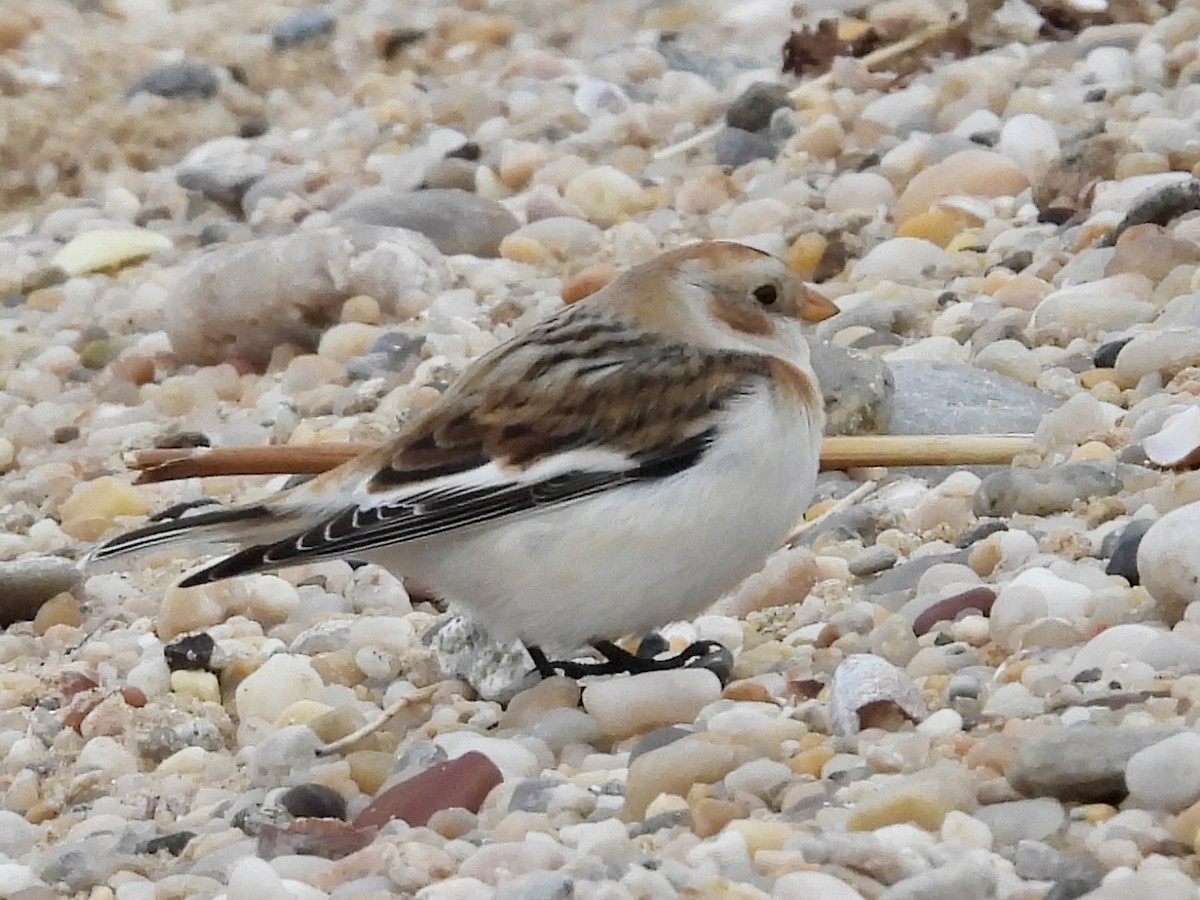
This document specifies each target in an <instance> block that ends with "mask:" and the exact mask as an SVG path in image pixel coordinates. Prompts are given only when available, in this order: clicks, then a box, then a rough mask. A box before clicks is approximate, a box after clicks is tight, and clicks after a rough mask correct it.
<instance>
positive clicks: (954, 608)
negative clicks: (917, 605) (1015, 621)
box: [912, 587, 996, 637]
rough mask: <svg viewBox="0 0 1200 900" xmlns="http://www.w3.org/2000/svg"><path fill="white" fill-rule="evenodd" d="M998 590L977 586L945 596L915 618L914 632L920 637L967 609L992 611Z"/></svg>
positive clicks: (984, 613)
mask: <svg viewBox="0 0 1200 900" xmlns="http://www.w3.org/2000/svg"><path fill="white" fill-rule="evenodd" d="M995 602H996V592H995V591H994V590H992V589H991V588H989V587H976V588H970V589H969V590H965V591H960V592H958V593H955V594H952V595H951V596H949V597H944V598H942V599H940V600H938V601H936V602H935V603H932V604H931V605H929V606H927V607H925V609H924V610H922V611H921V613H920V614H919V615H918V616H917V617H916V618H915V619H913V623H912V627H913V633H914V634H916V635H917V636H918V637H919V636H920V635H923V634H925V633H927V632H928V631H929V630H930V629H931V628H933V626H934V625H936V624H937V623H938V622H946V621H953V620H954V619H956V618H958V617H959V616H960V615H962V614H963V613H964V612H966V611H967V610H969V609H971V610H977V611H978V612H980V613H982V614H983V615H985V616H986V615H987V614H988V613H990V612H991V611H992V605H993V604H994V603H995Z"/></svg>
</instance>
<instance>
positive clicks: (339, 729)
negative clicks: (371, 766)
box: [308, 666, 373, 793]
mask: <svg viewBox="0 0 1200 900" xmlns="http://www.w3.org/2000/svg"><path fill="white" fill-rule="evenodd" d="M314 668H316V667H315V666H314ZM317 674H322V673H321V670H320V669H317ZM366 723H367V720H366V718H365V717H364V716H363V714H362V713H361V712H359V711H358V710H357V709H354V708H352V707H348V706H343V707H338V708H335V709H331V710H329V711H328V712H326V713H324V714H323V715H321V716H318V717H317V718H315V719H313V720H312V721H310V722H309V723H308V727H309V728H311V729H312V731H313V733H314V734H316V736H317V737H319V738H320V739H321V740H322V741H324V742H325V743H327V744H328V743H331V742H333V741H336V740H338V739H339V738H344V737H345V736H346V735H348V734H350V732H352V731H356V730H358V729H359V728H361V727H362V726H363V725H365V724H366ZM351 755H353V754H351ZM347 758H349V757H347ZM367 793H373V791H367Z"/></svg>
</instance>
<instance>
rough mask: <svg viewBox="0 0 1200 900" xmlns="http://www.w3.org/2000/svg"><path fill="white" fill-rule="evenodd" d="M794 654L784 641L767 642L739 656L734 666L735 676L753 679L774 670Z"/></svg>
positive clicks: (744, 651)
mask: <svg viewBox="0 0 1200 900" xmlns="http://www.w3.org/2000/svg"><path fill="white" fill-rule="evenodd" d="M793 654H794V651H793V650H792V648H791V647H789V646H787V645H786V644H784V643H783V642H782V641H766V642H764V643H762V644H759V645H758V646H757V647H752V648H750V649H748V650H743V651H742V652H741V653H740V654H738V657H737V659H736V660H735V661H734V664H733V676H734V678H753V677H754V676H755V675H761V674H763V673H764V672H769V671H771V670H773V669H774V668H775V667H776V666H777V665H779V664H780V663H782V662H783V661H784V660H788V659H791V658H792V656H793Z"/></svg>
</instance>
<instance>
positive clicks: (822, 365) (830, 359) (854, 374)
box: [809, 341, 895, 435]
mask: <svg viewBox="0 0 1200 900" xmlns="http://www.w3.org/2000/svg"><path fill="white" fill-rule="evenodd" d="M809 351H810V353H809V355H810V358H811V360H812V366H813V370H814V371H815V372H816V373H817V380H818V381H819V382H820V384H821V393H822V395H823V396H824V398H825V416H826V422H825V433H826V434H836V435H846V434H878V433H880V432H886V431H887V430H888V422H889V421H890V419H891V417H892V406H893V403H894V396H895V385H894V383H893V380H892V373H891V370H890V369H889V368H888V366H887V364H886V363H884V362H883V361H882V360H880V359H879V358H878V357H875V356H870V355H868V354H866V353H856V352H854V351H852V350H847V349H846V348H845V347H837V346H834V345H833V344H827V343H825V342H823V341H812V342H810V344H809Z"/></svg>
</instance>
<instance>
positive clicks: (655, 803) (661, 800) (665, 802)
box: [645, 793, 688, 819]
mask: <svg viewBox="0 0 1200 900" xmlns="http://www.w3.org/2000/svg"><path fill="white" fill-rule="evenodd" d="M687 808H688V802H687V800H685V799H684V798H683V797H680V796H679V795H678V794H668V793H662V794H659V795H658V796H657V797H655V798H654V799H653V800H651V801H650V805H649V806H647V807H646V815H645V818H647V819H653V818H655V817H657V816H665V815H667V814H669V813H679V812H683V811H684V810H686V809H687Z"/></svg>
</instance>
